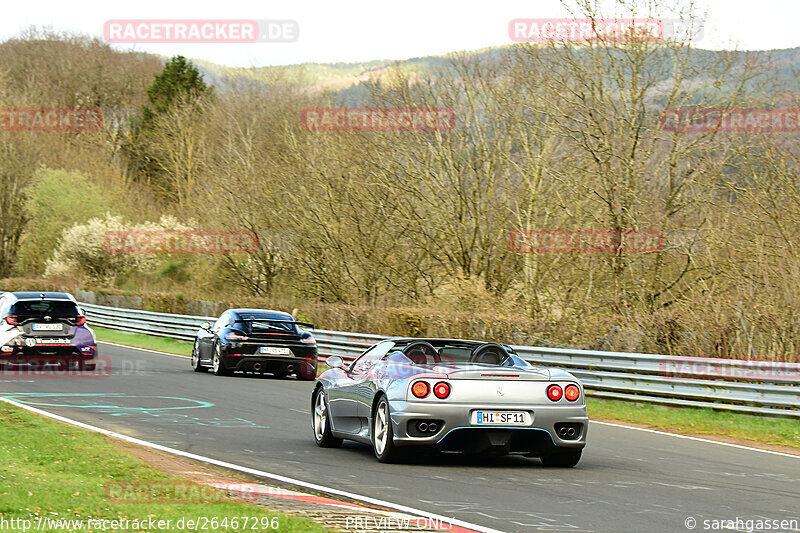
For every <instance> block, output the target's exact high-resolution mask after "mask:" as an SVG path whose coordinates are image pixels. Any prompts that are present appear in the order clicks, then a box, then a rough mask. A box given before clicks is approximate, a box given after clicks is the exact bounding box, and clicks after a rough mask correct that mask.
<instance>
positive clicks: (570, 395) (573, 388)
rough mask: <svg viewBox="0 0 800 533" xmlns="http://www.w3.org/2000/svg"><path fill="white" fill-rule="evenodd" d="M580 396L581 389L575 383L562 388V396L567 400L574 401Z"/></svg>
mask: <svg viewBox="0 0 800 533" xmlns="http://www.w3.org/2000/svg"><path fill="white" fill-rule="evenodd" d="M580 396H581V389H579V388H578V386H577V385H567V386H566V387H565V388H564V398H566V399H567V400H569V401H571V402H574V401H575V400H577V399H578V398H580Z"/></svg>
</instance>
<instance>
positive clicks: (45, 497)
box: [0, 402, 325, 532]
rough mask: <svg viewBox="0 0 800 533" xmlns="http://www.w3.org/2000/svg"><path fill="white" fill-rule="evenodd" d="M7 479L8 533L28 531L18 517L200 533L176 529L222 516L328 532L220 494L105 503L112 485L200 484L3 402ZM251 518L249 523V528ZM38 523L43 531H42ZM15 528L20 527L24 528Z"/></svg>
mask: <svg viewBox="0 0 800 533" xmlns="http://www.w3.org/2000/svg"><path fill="white" fill-rule="evenodd" d="M0 480H2V482H0V524H5V525H2V526H0V528H2V530H3V531H12V530H17V529H18V530H22V527H14V522H10V521H11V520H17V519H23V520H31V521H32V523H33V528H34V529H36V530H37V531H58V532H63V531H70V530H71V531H92V530H94V531H100V530H103V529H102V528H99V527H91V526H90V525H89V524H88V522H87V520H88V519H89V518H90V517H91V518H93V519H100V520H120V521H121V520H128V522H127V524H128V525H129V526H131V525H132V523H133V521H134V520H139V521H140V523H141V524H142V526H141V527H139V528H133V527H127V528H125V527H122V526H121V525H120V527H118V528H116V529H115V528H113V526H112V527H111V528H109V527H108V525H111V523H110V522H109V523H106V524H107V527H106V528H105V529H104V530H105V531H125V530H127V531H148V532H149V531H156V530H157V531H176V532H177V531H181V532H182V531H193V530H195V528H188V527H184V528H179V527H177V525H178V523H179V520H180V519H184V524H186V521H188V520H195V521H197V520H201V521H203V520H204V519H203V518H201V517H207V518H208V519H209V520H210V519H211V518H212V517H216V519H217V527H215V528H213V531H231V532H233V531H250V530H251V528H250V527H249V526H252V525H254V524H255V523H256V521H258V523H259V524H269V527H267V528H264V527H263V526H259V529H260V530H264V529H266V530H271V531H285V532H301V531H302V532H314V531H319V532H322V531H325V529H323V528H322V527H321V526H320V525H319V524H317V523H315V522H313V521H311V520H309V519H306V518H297V517H289V516H286V515H282V514H278V513H274V512H270V511H269V510H268V509H265V508H264V507H261V506H258V505H251V504H247V503H240V502H237V501H235V500H232V499H229V498H226V497H225V496H224V495H222V494H220V493H215V495H214V496H212V497H211V501H210V502H209V501H208V500H205V501H202V498H195V499H193V500H191V501H192V503H150V502H144V503H117V500H114V499H112V498H106V497H105V493H104V487H110V483H112V482H127V481H130V482H136V483H141V482H143V481H144V482H148V481H152V482H154V483H167V482H177V483H179V484H180V486H184V487H185V486H194V485H192V484H191V482H190V481H187V480H181V479H179V478H175V477H171V476H167V475H165V474H163V473H161V472H160V471H158V470H156V469H154V468H151V467H150V466H148V465H147V464H145V463H144V462H142V461H141V460H140V459H138V458H136V457H134V456H133V455H131V454H130V453H127V452H124V451H122V450H119V449H118V448H116V447H115V446H114V445H113V444H112V443H110V442H109V441H108V440H107V438H106V437H104V436H102V435H98V434H95V433H92V432H90V431H87V430H83V429H80V428H74V427H71V426H68V425H66V424H61V423H60V422H55V421H53V420H48V419H46V418H44V417H40V416H38V415H35V414H33V413H29V412H27V411H25V410H23V409H19V408H17V407H15V406H13V405H9V404H7V403H4V402H0ZM196 487H197V491H198V492H199V493H200V494H203V495H204V496H207V495H208V490H209V489H208V488H205V487H200V486H196ZM201 491H202V492H201ZM195 494H197V493H195ZM145 497H146V496H145ZM173 500H175V498H173ZM195 501H197V502H198V503H194V502H195ZM212 504H213V505H212ZM226 517H227V519H228V524H227V526H226V527H223V526H221V523H222V520H223V519H224V518H226ZM234 517H239V524H238V525H239V527H236V528H234V527H230V521H231V520H232V519H233V518H234ZM245 517H247V518H248V520H249V524H248V527H242V524H243V521H244V519H245ZM44 518H48V519H50V520H52V521H55V520H57V519H62V520H83V521H84V522H83V524H82V525H77V523H75V522H73V523H72V525H71V526H70V525H68V524H67V523H66V522H61V523H60V524H55V523H53V522H45V521H44ZM151 519H152V520H155V521H156V522H158V521H160V520H164V521H165V522H164V524H166V521H167V520H170V521H171V522H170V523H169V524H170V525H171V527H167V528H161V527H160V526H159V527H156V528H155V529H154V527H155V526H152V522H149V520H151ZM273 519H274V521H273ZM40 520H41V522H39V521H40ZM39 523H41V524H42V525H41V526H38V524H39ZM270 523H271V524H270ZM16 524H17V525H20V526H21V524H20V523H19V522H16ZM148 524H151V525H149V526H148ZM271 526H277V528H272V527H271Z"/></svg>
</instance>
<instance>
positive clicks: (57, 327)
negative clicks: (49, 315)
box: [33, 324, 61, 331]
mask: <svg viewBox="0 0 800 533" xmlns="http://www.w3.org/2000/svg"><path fill="white" fill-rule="evenodd" d="M33 329H34V330H35V331H61V324H34V325H33Z"/></svg>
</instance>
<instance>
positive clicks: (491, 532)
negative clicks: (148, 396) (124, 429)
mask: <svg viewBox="0 0 800 533" xmlns="http://www.w3.org/2000/svg"><path fill="white" fill-rule="evenodd" d="M146 351H151V350H146ZM155 353H160V352H155ZM179 357H183V356H179ZM0 401H3V402H5V403H8V404H11V405H14V406H16V407H19V408H20V409H25V410H26V411H30V412H31V413H36V414H38V415H42V416H45V417H47V418H52V419H53V420H58V421H59V422H64V423H65V424H70V425H72V426H76V427H79V428H83V429H88V430H89V431H94V432H95V433H102V434H103V435H107V436H109V437H113V438H115V439H120V440H124V441H126V442H130V443H132V444H138V445H139V446H145V447H147V448H152V449H154V450H159V451H162V452H166V453H171V454H173V455H179V456H181V457H186V458H187V459H194V460H196V461H202V462H205V463H209V464H212V465H216V466H221V467H222V468H228V469H230V470H238V471H239V472H244V473H246V474H251V475H255V476H262V477H266V478H269V479H274V480H276V481H282V482H284V483H289V484H291V485H295V486H298V487H303V488H306V489H309V490H315V491H319V492H324V493H328V494H335V495H337V496H342V497H344V498H350V499H352V500H356V501H360V502H363V503H367V504H370V505H375V506H378V507H389V508H391V509H395V510H397V511H401V512H404V513H409V514H413V515H416V516H420V517H424V518H429V519H431V520H437V521H440V522H441V523H443V524H452V525H454V526H459V527H463V528H467V529H474V530H475V531H480V532H482V533H503V532H502V531H500V530H497V529H491V528H488V527H484V526H480V525H478V524H471V523H469V522H464V521H462V520H456V519H454V518H452V517H446V516H441V515H437V514H433V513H429V512H427V511H422V510H420V509H415V508H413V507H408V506H406V505H400V504H397V503H391V502H387V501H384V500H379V499H377V498H371V497H369V496H362V495H360V494H355V493H352V492H347V491H344V490H339V489H332V488H329V487H326V486H324V485H317V484H315V483H309V482H307V481H301V480H299V479H293V478H290V477H287V476H282V475H279V474H272V473H270V472H264V471H262V470H256V469H255V468H249V467H246V466H239V465H237V464H234V463H228V462H226V461H220V460H218V459H213V458H211V457H205V456H203V455H197V454H195V453H190V452H184V451H181V450H175V449H173V448H168V447H166V446H161V445H160V444H155V443H152V442H148V441H146V440H141V439H137V438H134V437H129V436H127V435H123V434H121V433H116V432H114V431H109V430H107V429H103V428H100V427H97V426H92V425H89V424H85V423H83V422H78V421H77V420H72V419H71V418H67V417H64V416H61V415H57V414H54V413H50V412H48V411H44V410H42V409H37V408H35V407H31V406H29V405H25V404H22V403H19V402H15V401H14V400H10V399H8V398H3V397H1V396H0Z"/></svg>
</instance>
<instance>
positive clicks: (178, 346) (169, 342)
mask: <svg viewBox="0 0 800 533" xmlns="http://www.w3.org/2000/svg"><path fill="white" fill-rule="evenodd" d="M92 329H93V330H94V333H95V335H96V336H97V340H99V341H104V342H114V343H116V344H124V345H126V346H134V347H136V348H145V349H147V350H155V351H157V352H167V353H174V354H178V355H185V356H187V357H189V356H191V355H192V343H191V342H188V341H180V340H177V339H171V338H168V337H156V336H155V335H142V334H141V333H123V332H121V331H116V330H113V329H108V328H102V327H100V326H92Z"/></svg>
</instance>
